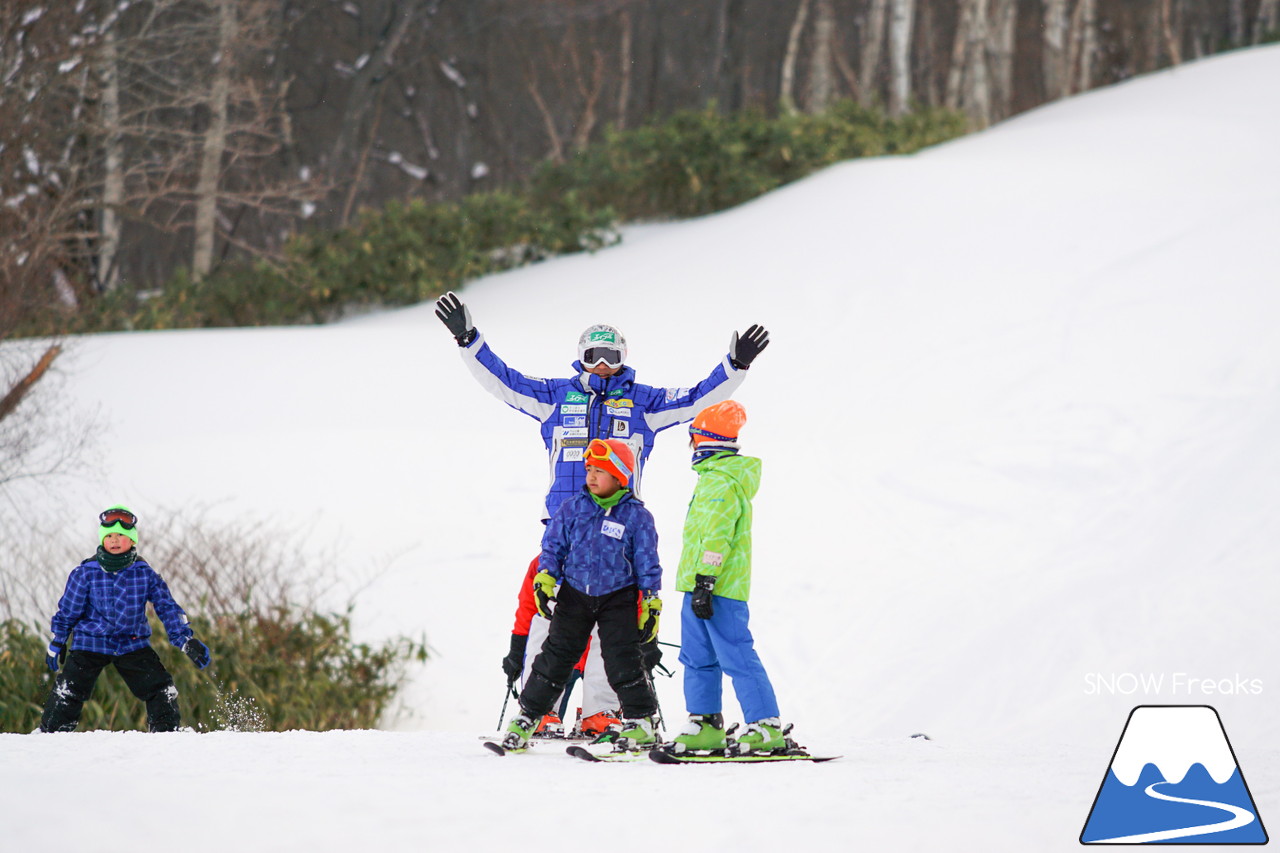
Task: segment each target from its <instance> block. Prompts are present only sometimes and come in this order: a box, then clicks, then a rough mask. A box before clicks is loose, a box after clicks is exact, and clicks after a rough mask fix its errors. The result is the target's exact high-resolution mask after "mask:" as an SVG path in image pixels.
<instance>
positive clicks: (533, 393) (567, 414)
mask: <svg viewBox="0 0 1280 853" xmlns="http://www.w3.org/2000/svg"><path fill="white" fill-rule="evenodd" d="M460 349H461V352H462V359H463V361H464V362H465V363H466V365H467V369H468V370H470V371H471V374H472V375H473V376H475V378H476V380H477V381H479V383H480V384H481V385H482V386H483V387H484V389H485V390H486V391H488V392H489V393H491V394H493V395H494V396H495V397H497V398H498V399H500V400H502V401H503V402H504V403H506V404H507V405H508V406H511V407H512V408H513V409H516V410H518V411H521V412H524V413H525V414H526V415H529V416H530V417H532V418H534V419H535V420H537V421H539V422H540V423H541V424H542V441H543V443H544V444H545V445H546V447H547V456H548V464H549V467H550V475H551V485H550V488H549V489H548V491H547V497H546V516H544V517H550V516H553V515H555V512H556V508H557V507H559V506H560V504H561V503H562V502H563V501H565V500H566V499H568V498H569V497H571V496H573V495H575V494H577V493H578V492H579V491H580V490H581V489H582V486H583V484H584V483H585V482H586V469H585V468H584V467H583V464H582V453H583V450H584V449H585V448H586V446H587V444H588V443H589V442H590V441H591V439H593V438H616V439H619V440H621V441H624V442H626V443H627V445H628V446H629V447H630V448H631V450H632V452H633V453H635V457H636V469H637V470H636V472H635V476H634V478H633V479H632V480H631V487H632V489H633V490H635V491H639V488H640V483H641V479H642V475H643V472H644V464H645V462H646V461H647V460H648V458H649V452H650V451H651V450H653V439H654V436H655V435H657V434H658V433H659V432H661V431H662V430H664V429H667V428H668V427H673V426H676V425H677V424H682V423H686V422H688V421H691V420H693V416H694V415H696V414H697V413H698V412H700V411H702V409H704V408H706V407H707V406H710V405H711V404H713V403H719V402H721V401H723V400H728V399H729V398H730V397H732V396H733V394H734V392H735V391H736V390H737V388H738V386H739V385H741V384H742V380H743V379H744V378H745V377H746V370H745V369H738V368H736V367H734V365H733V364H732V363H731V361H730V357H729V356H728V355H726V356H725V357H724V358H723V359H721V361H720V363H719V364H718V365H716V367H715V369H714V370H712V371H711V374H710V375H709V376H707V378H706V379H703V380H702V381H701V382H699V383H698V384H697V385H694V386H693V387H692V388H658V387H655V386H653V385H642V384H641V383H639V382H637V381H636V372H635V370H634V369H633V368H631V367H630V366H628V365H626V364H624V365H622V368H621V369H620V370H619V371H618V372H617V373H615V374H614V375H612V376H598V375H596V374H593V373H589V372H587V371H586V370H584V369H583V367H582V362H581V361H576V360H575V361H574V362H573V369H574V371H575V373H576V375H575V376H572V377H568V378H565V379H540V378H536V377H532V376H526V375H524V374H523V373H521V372H520V371H518V370H514V369H512V368H510V367H508V366H507V364H506V362H504V361H503V360H502V359H501V358H499V357H498V356H497V354H495V353H494V352H493V350H491V349H490V348H489V345H488V344H487V343H486V342H485V339H484V335H483V334H479V333H477V334H476V335H475V338H474V340H472V341H471V342H470V343H469V344H467V345H466V346H463V347H461V348H460Z"/></svg>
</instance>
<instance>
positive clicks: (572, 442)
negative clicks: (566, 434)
mask: <svg viewBox="0 0 1280 853" xmlns="http://www.w3.org/2000/svg"><path fill="white" fill-rule="evenodd" d="M587 444H589V442H588V441H587V439H585V438H567V439H564V440H563V441H561V442H560V446H561V447H586V446H587Z"/></svg>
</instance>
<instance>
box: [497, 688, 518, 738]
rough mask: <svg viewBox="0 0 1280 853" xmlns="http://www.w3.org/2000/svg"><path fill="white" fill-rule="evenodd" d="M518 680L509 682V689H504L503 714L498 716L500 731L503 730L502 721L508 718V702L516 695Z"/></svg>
mask: <svg viewBox="0 0 1280 853" xmlns="http://www.w3.org/2000/svg"><path fill="white" fill-rule="evenodd" d="M515 684H516V680H515V679H514V678H513V679H511V680H510V681H508V682H507V689H506V690H503V691H502V715H501V716H499V717H498V731H502V723H503V722H504V721H505V720H506V719H507V702H508V700H510V699H511V697H512V696H515V695H516V688H515Z"/></svg>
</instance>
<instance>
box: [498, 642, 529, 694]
mask: <svg viewBox="0 0 1280 853" xmlns="http://www.w3.org/2000/svg"><path fill="white" fill-rule="evenodd" d="M528 644H529V635H528V634H512V635H511V651H509V652H507V656H506V657H505V658H503V659H502V671H503V672H504V673H506V675H507V682H508V683H510V682H513V681H515V680H516V679H517V678H519V677H520V671H521V670H523V669H524V650H525V646H527V645H528Z"/></svg>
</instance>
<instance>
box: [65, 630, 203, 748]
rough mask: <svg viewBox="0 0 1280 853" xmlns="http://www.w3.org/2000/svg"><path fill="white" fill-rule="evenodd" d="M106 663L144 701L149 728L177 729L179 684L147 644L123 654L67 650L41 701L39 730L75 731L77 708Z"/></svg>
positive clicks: (154, 730)
mask: <svg viewBox="0 0 1280 853" xmlns="http://www.w3.org/2000/svg"><path fill="white" fill-rule="evenodd" d="M109 664H114V665H115V668H116V672H118V673H120V677H121V678H123V679H124V683H125V684H126V685H128V687H129V690H130V691H131V692H132V693H133V695H134V696H137V697H138V698H139V699H141V700H142V701H143V702H145V703H146V704H147V729H148V730H149V731H153V732H172V731H176V730H177V728H178V725H179V717H178V688H177V687H175V686H174V684H173V676H171V675H169V671H168V670H167V669H165V668H164V664H162V663H161V662H160V656H159V655H157V654H156V652H155V649H153V648H151V647H150V646H146V647H144V648H141V649H138V650H137V651H135V652H129V653H128V654H123V655H102V654H98V653H97V652H85V651H73V652H71V653H70V654H68V655H67V662H66V664H65V665H64V666H63V667H62V671H61V672H59V673H58V678H57V680H56V681H54V683H53V690H51V691H50V692H49V698H48V699H47V700H46V701H45V703H44V716H43V717H42V718H41V720H40V731H42V732H74V731H75V730H76V726H78V725H79V724H80V711H81V709H82V708H83V707H84V703H85V702H86V701H88V699H89V695H90V694H91V693H93V686H94V684H96V683H97V682H98V675H99V674H101V672H102V670H103V669H104V668H106V667H107V665H109Z"/></svg>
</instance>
